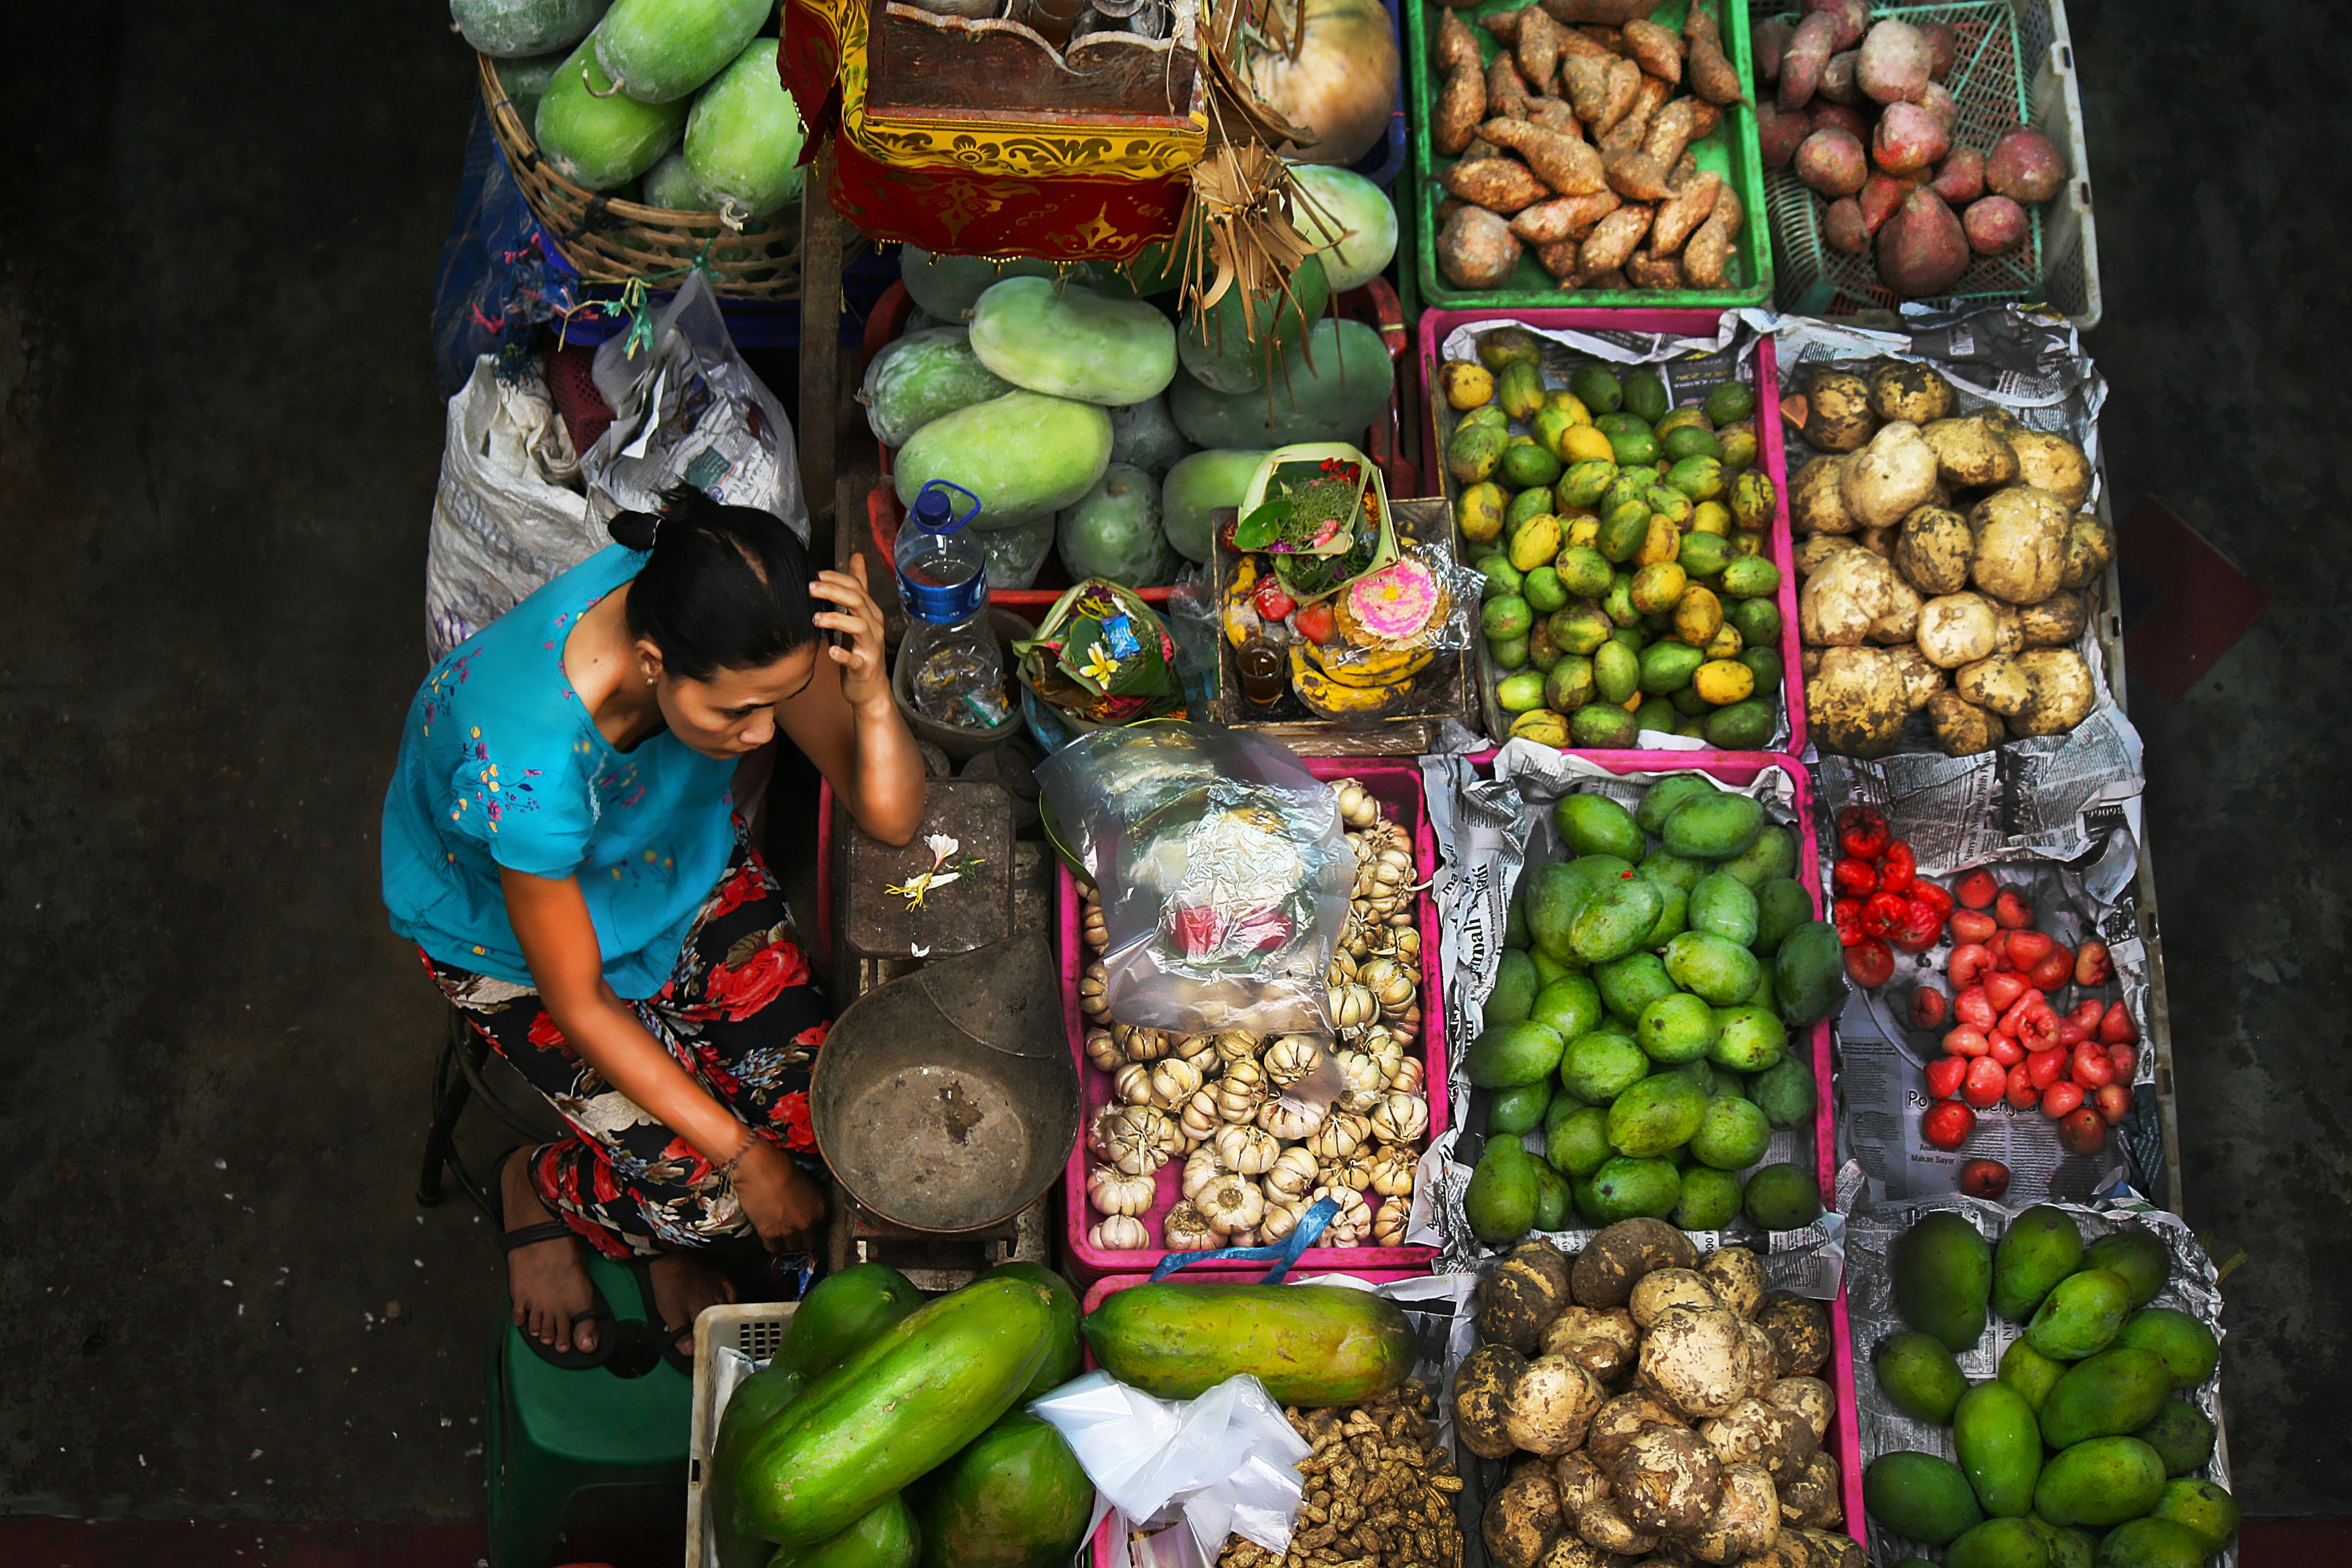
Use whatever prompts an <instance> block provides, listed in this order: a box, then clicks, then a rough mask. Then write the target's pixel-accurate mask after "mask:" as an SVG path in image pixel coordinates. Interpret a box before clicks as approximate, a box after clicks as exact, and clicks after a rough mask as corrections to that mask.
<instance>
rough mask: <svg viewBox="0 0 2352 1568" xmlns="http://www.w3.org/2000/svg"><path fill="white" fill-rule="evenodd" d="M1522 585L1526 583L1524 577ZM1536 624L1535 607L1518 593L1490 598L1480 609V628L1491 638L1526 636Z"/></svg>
mask: <svg viewBox="0 0 2352 1568" xmlns="http://www.w3.org/2000/svg"><path fill="white" fill-rule="evenodd" d="M1520 585H1521V586H1522V587H1524V586H1525V585H1526V584H1525V581H1524V579H1523V580H1522V582H1521V584H1520ZM1534 624H1535V611H1534V609H1533V608H1532V607H1531V606H1530V605H1528V602H1527V600H1526V599H1525V598H1523V597H1521V596H1520V595H1517V594H1505V595H1500V596H1499V597H1496V598H1492V599H1489V600H1487V601H1486V604H1485V605H1482V606H1480V608H1479V611H1478V629H1479V630H1481V631H1483V632H1485V633H1486V636H1487V637H1491V638H1498V639H1499V638H1507V637H1526V636H1527V635H1528V627H1529V626H1533V625H1534Z"/></svg>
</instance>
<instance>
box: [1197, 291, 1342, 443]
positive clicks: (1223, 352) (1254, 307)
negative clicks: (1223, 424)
mask: <svg viewBox="0 0 2352 1568" xmlns="http://www.w3.org/2000/svg"><path fill="white" fill-rule="evenodd" d="M1330 298H1331V285H1330V282H1329V280H1328V279H1327V278H1326V277H1325V276H1324V273H1323V264H1322V263H1321V262H1320V261H1318V260H1317V259H1316V258H1313V257H1311V256H1310V257H1308V258H1307V259H1306V260H1304V261H1302V262H1300V263H1299V264H1298V270H1297V271H1296V272H1294V273H1292V274H1291V275H1290V292H1289V294H1288V295H1287V296H1283V295H1276V296H1275V297H1273V298H1271V299H1265V300H1257V301H1255V304H1253V303H1252V301H1251V300H1250V299H1249V297H1248V296H1247V295H1245V294H1244V293H1243V292H1242V291H1241V289H1238V288H1234V289H1226V290H1225V293H1224V297H1223V299H1221V300H1218V301H1217V302H1216V304H1215V305H1214V306H1213V308H1211V309H1210V310H1205V311H1201V310H1195V311H1192V312H1190V313H1188V314H1187V315H1186V316H1185V318H1184V330H1183V331H1181V332H1179V333H1178V334H1177V335H1176V353H1177V356H1178V357H1179V358H1181V360H1183V362H1184V368H1185V369H1186V370H1188V371H1190V372H1191V373H1192V379H1193V380H1195V381H1197V382H1199V383H1200V384H1202V385H1203V386H1205V387H1208V388H1210V389H1212V390H1213V391H1217V392H1223V393H1239V392H1255V391H1258V390H1261V389H1262V388H1264V387H1265V384H1266V383H1267V381H1268V380H1270V379H1271V380H1277V381H1278V380H1279V378H1280V374H1281V372H1280V368H1279V365H1278V363H1277V362H1276V355H1278V354H1280V353H1283V352H1284V351H1285V350H1286V349H1288V348H1289V347H1290V345H1291V344H1293V343H1295V342H1297V341H1298V337H1299V333H1300V329H1301V327H1302V325H1303V323H1305V322H1307V321H1313V320H1315V318H1316V317H1318V316H1319V315H1321V314H1322V313H1323V307H1324V305H1325V304H1326V303H1328V301H1329V300H1330ZM1203 445H1215V443H1213V442H1204V443H1203Z"/></svg>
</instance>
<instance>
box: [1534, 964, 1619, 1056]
mask: <svg viewBox="0 0 2352 1568" xmlns="http://www.w3.org/2000/svg"><path fill="white" fill-rule="evenodd" d="M1528 1017H1530V1018H1532V1019H1534V1020H1535V1021H1536V1022H1537V1023H1538V1024H1545V1025H1549V1026H1550V1027H1552V1028H1554V1029H1556V1030H1558V1031H1559V1037H1560V1038H1561V1039H1562V1040H1573V1039H1575V1038H1577V1037H1579V1036H1580V1035H1585V1034H1589V1033H1591V1031H1592V1030H1593V1029H1595V1028H1598V1027H1599V1026H1600V1024H1601V990H1600V987H1599V986H1597V985H1595V984H1593V977H1592V976H1591V975H1590V974H1563V975H1561V976H1560V977H1559V979H1557V980H1555V981H1553V982H1552V983H1551V984H1549V985H1547V986H1545V987H1544V988H1543V989H1542V990H1540V991H1538V992H1537V993H1536V999H1535V1005H1533V1007H1531V1008H1530V1009H1529V1010H1528Z"/></svg>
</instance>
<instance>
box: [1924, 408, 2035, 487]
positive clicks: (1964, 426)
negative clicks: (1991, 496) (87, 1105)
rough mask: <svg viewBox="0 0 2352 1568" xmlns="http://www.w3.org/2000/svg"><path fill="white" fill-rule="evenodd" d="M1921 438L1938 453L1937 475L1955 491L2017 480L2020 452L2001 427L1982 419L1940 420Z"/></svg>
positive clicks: (1978, 417)
mask: <svg viewBox="0 0 2352 1568" xmlns="http://www.w3.org/2000/svg"><path fill="white" fill-rule="evenodd" d="M1919 435H1920V437H1921V438H1922V439H1924V440H1925V441H1926V442H1927V445H1928V446H1929V447H1932V448H1934V450H1935V453H1936V474H1937V478H1938V479H1941V480H1942V481H1943V482H1944V483H1945V484H1946V485H1948V486H1949V487H1951V488H1952V489H1958V490H1973V489H1991V488H1992V487H1993V486H1995V485H2006V484H2011V483H2014V482H2015V481H2016V479H2017V451H2016V448H2014V447H2011V445H2010V444H2009V437H2007V436H2005V435H2003V434H2002V433H2001V429H2000V426H1998V425H1996V424H1993V423H1992V422H1990V421H1989V420H1987V419H1985V418H1984V417H1982V416H1972V417H1969V418H1966V419H1938V420H1936V421H1935V422H1934V423H1932V424H1930V425H1928V426H1926V427H1925V428H1923V429H1922V430H1921V431H1920V432H1919Z"/></svg>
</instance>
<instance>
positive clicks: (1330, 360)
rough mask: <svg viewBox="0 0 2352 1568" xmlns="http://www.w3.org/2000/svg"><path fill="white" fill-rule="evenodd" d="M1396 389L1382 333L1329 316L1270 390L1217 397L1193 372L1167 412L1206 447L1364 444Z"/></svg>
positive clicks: (1288, 358) (1285, 360)
mask: <svg viewBox="0 0 2352 1568" xmlns="http://www.w3.org/2000/svg"><path fill="white" fill-rule="evenodd" d="M1309 265H1310V266H1311V265H1312V262H1311V261H1310V262H1309ZM1180 349H1181V343H1180ZM1395 388H1396V367H1395V365H1394V364H1393V363H1391V361H1390V359H1389V351H1388V345H1387V344H1386V343H1385V342H1382V341H1381V334H1380V333H1379V332H1377V331H1374V330H1373V329H1372V328H1370V327H1368V326H1366V325H1365V324H1364V323H1363V322H1361V321H1357V320H1356V319H1355V318H1353V317H1348V318H1346V319H1344V320H1341V321H1332V320H1330V319H1329V318H1328V317H1327V318H1325V319H1323V320H1321V321H1317V322H1316V323H1315V324H1314V325H1313V326H1311V327H1309V328H1308V329H1307V335H1306V336H1305V337H1304V338H1303V339H1301V340H1300V341H1299V342H1296V343H1294V344H1292V345H1291V346H1290V348H1289V349H1288V350H1287V351H1286V353H1284V354H1283V356H1282V363H1280V364H1279V365H1278V366H1277V367H1276V372H1275V380H1274V382H1273V384H1271V385H1270V386H1265V387H1260V388H1258V389H1256V390H1255V391H1252V392H1242V393H1233V394H1223V393H1215V392H1212V391H1210V390H1209V389H1208V388H1206V387H1204V386H1202V384H1200V383H1199V382H1198V381H1197V380H1195V379H1193V378H1192V376H1190V375H1179V376H1178V377H1177V378H1176V380H1175V383H1174V384H1173V385H1172V386H1171V388H1170V390H1169V395H1168V412H1169V414H1170V416H1171V417H1173V418H1174V419H1175V421H1176V427H1177V428H1178V429H1179V430H1181V431H1183V432H1184V434H1185V436H1186V437H1189V438H1190V439H1191V440H1192V442H1193V443H1194V444H1195V445H1197V446H1202V447H1287V446H1292V445H1295V444H1297V443H1299V442H1304V441H1345V442H1348V443H1349V444H1351V445H1354V446H1359V447H1360V446H1362V445H1363V444H1364V441H1365V432H1366V430H1367V429H1369V428H1370V426H1371V425H1372V423H1373V421H1375V420H1376V419H1378V418H1380V417H1381V415H1382V414H1383V413H1384V411H1385V410H1386V409H1387V408H1388V405H1389V400H1390V397H1391V394H1392V393H1393V392H1394V391H1395ZM1496 455H1497V457H1498V458H1499V456H1500V454H1499V453H1497V454H1496ZM1482 477H1483V476H1482Z"/></svg>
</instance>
